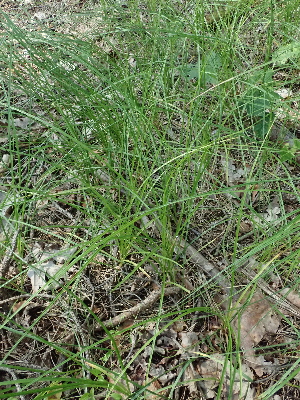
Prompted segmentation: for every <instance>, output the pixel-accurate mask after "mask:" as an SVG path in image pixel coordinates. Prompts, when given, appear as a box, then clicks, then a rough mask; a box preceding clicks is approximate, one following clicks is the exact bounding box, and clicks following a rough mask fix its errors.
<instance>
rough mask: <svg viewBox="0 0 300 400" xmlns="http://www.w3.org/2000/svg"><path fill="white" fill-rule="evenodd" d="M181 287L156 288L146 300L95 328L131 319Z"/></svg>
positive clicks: (109, 326)
mask: <svg viewBox="0 0 300 400" xmlns="http://www.w3.org/2000/svg"><path fill="white" fill-rule="evenodd" d="M180 290H181V289H180V288H179V287H177V286H171V287H167V288H166V289H165V290H164V291H162V290H155V291H153V292H151V293H150V295H149V296H148V297H146V298H145V299H144V300H142V301H141V302H140V303H138V304H137V305H136V306H134V307H131V308H129V309H128V310H126V311H123V312H122V313H121V314H119V315H117V316H116V317H114V318H111V319H109V320H107V321H103V322H102V323H101V325H100V326H97V327H96V328H95V331H96V332H97V331H98V332H99V331H102V330H103V328H108V329H109V328H114V327H116V326H118V325H120V324H121V323H122V322H123V321H125V320H127V319H130V318H132V317H134V316H136V315H138V314H140V313H141V312H143V311H145V310H147V309H148V308H150V307H151V306H152V305H153V304H154V303H155V302H156V301H157V300H158V299H159V297H160V296H161V295H162V294H164V295H165V296H171V295H173V294H176V293H178V292H179V291H180Z"/></svg>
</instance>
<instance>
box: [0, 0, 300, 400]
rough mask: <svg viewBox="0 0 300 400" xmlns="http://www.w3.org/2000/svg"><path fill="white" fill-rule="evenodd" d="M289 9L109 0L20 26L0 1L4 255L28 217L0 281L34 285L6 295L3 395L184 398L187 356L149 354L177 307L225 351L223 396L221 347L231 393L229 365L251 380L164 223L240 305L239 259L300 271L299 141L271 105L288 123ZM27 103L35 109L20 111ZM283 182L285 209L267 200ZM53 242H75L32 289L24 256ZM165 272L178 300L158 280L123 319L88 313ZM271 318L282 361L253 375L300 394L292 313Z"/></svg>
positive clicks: (269, 275)
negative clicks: (114, 323)
mask: <svg viewBox="0 0 300 400" xmlns="http://www.w3.org/2000/svg"><path fill="white" fill-rule="evenodd" d="M29 11H30V9H29ZM297 13H299V10H298V5H297V2H296V1H294V2H293V1H291V0H290V1H280V2H279V1H275V0H274V1H272V0H270V1H266V0H264V1H262V0H259V1H258V0H253V1H251V0H250V1H249V0H247V1H246V0H236V1H227V2H221V1H220V2H214V3H213V4H212V2H209V1H203V2H196V3H195V4H194V3H193V2H183V3H180V2H178V3H173V2H172V3H171V2H163V1H162V2H159V1H156V2H151V1H150V2H148V3H147V5H145V6H143V5H142V4H139V3H138V2H137V1H131V2H128V4H127V5H126V7H123V6H122V4H119V3H110V2H106V1H102V2H101V4H100V5H97V6H94V8H93V9H91V10H90V11H86V12H82V13H81V14H77V15H74V16H73V18H74V21H75V22H74V23H75V24H79V23H80V21H83V24H85V25H86V28H87V29H88V30H87V31H86V32H85V33H81V34H79V33H78V34H76V35H75V34H70V33H60V32H52V31H50V30H43V28H41V29H40V30H32V31H30V30H26V29H24V28H23V27H20V26H18V24H16V23H13V22H12V21H11V19H10V18H9V17H8V16H7V14H2V32H3V33H2V35H1V40H0V46H1V52H2V54H3V58H2V61H1V86H2V97H1V109H0V112H1V118H0V119H1V121H3V123H2V128H3V135H4V140H3V141H2V144H1V150H2V153H3V154H8V155H9V162H8V163H6V164H5V165H4V167H3V169H2V172H1V186H2V190H3V191H5V192H7V193H8V194H7V201H8V203H9V210H8V208H7V209H5V210H6V214H4V213H2V219H3V221H5V220H6V221H8V222H9V224H11V226H13V229H12V228H9V225H8V224H5V223H4V222H3V224H4V228H3V232H4V233H3V232H2V237H3V240H2V246H1V250H2V252H3V256H4V254H5V251H8V250H9V248H10V246H11V244H10V238H11V234H12V230H13V231H15V230H16V229H19V235H18V238H17V243H16V249H15V251H14V253H13V255H12V257H11V266H12V269H13V271H10V273H9V274H8V275H7V276H6V277H4V278H5V279H3V280H2V284H1V287H2V291H3V299H5V298H10V297H13V296H15V295H25V296H24V297H23V298H22V297H20V299H18V300H17V302H16V304H14V302H13V301H12V302H10V303H8V304H6V303H4V305H3V306H2V307H3V308H2V311H1V329H2V332H3V337H7V338H9V343H10V344H8V345H7V346H6V347H4V349H3V351H2V365H3V367H1V368H0V370H1V371H2V372H3V376H4V378H3V380H4V381H5V383H3V392H2V394H0V398H3V399H4V398H15V397H18V396H19V398H26V399H50V398H72V399H73V398H80V399H82V400H84V399H97V398H107V399H108V398H114V399H121V398H128V399H129V398H130V399H146V398H148V399H149V398H151V397H150V394H151V393H152V396H153V397H152V398H155V399H156V398H175V396H177V397H176V398H179V396H181V397H180V398H192V397H191V396H192V393H191V392H189V391H188V389H187V387H191V386H189V385H188V383H189V382H188V381H189V380H190V379H191V378H189V376H190V375H188V371H189V368H190V367H191V365H193V364H192V361H193V362H194V364H195V359H196V358H197V357H196V356H190V357H188V358H184V357H182V358H179V366H178V365H177V364H172V363H170V364H168V368H169V369H170V371H171V372H172V371H175V372H174V373H175V377H174V378H173V379H171V380H170V381H168V382H167V383H166V384H164V385H163V384H160V383H159V381H158V380H157V379H156V378H155V375H153V371H152V370H151V369H153V368H152V367H153V365H156V366H157V364H158V360H159V356H158V354H157V351H158V350H157V348H159V345H158V344H157V343H158V342H159V340H161V337H162V336H163V335H164V334H165V332H166V331H168V329H170V327H171V328H172V329H173V327H174V326H175V325H174V324H175V322H176V323H177V324H180V323H181V324H184V326H185V328H184V329H183V332H185V331H186V330H187V331H189V330H190V331H191V332H193V330H195V331H196V332H197V334H198V350H197V352H196V353H197V354H198V359H199V357H200V359H203V360H209V359H214V357H215V355H216V354H217V353H220V354H222V355H223V356H224V357H225V358H224V360H225V361H224V368H223V374H221V377H220V384H219V385H216V387H217V389H216V394H215V397H214V398H216V399H221V398H223V397H222V396H223V395H224V392H223V393H222V391H223V389H222V388H224V386H222V382H223V383H224V384H225V383H226V379H227V378H226V373H225V372H226V367H228V365H230V368H231V380H230V384H229V387H230V389H229V392H230V393H231V394H230V395H233V392H234V390H236V388H235V389H234V385H235V378H234V377H236V376H239V380H240V382H241V385H240V386H241V388H242V387H243V385H245V383H243V376H245V372H243V369H242V366H243V363H244V361H243V357H242V356H243V353H242V348H241V343H240V342H239V338H238V336H236V333H235V331H234V329H233V327H232V326H233V322H232V318H233V317H232V313H231V312H230V310H228V309H227V310H224V309H222V308H220V307H219V306H218V305H217V304H216V303H215V298H214V295H215V294H216V293H217V292H218V291H219V289H218V285H217V284H216V282H215V281H214V279H212V278H210V277H206V278H205V277H204V276H202V275H201V271H200V269H199V266H197V265H195V264H194V263H192V262H191V261H189V260H188V258H186V257H185V256H184V253H180V252H179V253H178V249H176V247H177V246H176V240H175V239H174V238H176V237H179V238H184V239H186V241H187V242H189V243H191V244H192V245H193V246H194V247H195V248H197V250H198V251H199V252H200V253H201V254H203V255H204V256H205V257H206V258H207V259H208V260H209V261H211V262H212V263H214V264H217V265H219V266H225V267H226V268H225V269H224V271H223V274H224V275H226V276H227V279H229V280H230V282H231V283H232V287H233V288H235V289H236V290H237V291H238V293H239V296H240V297H241V298H244V299H246V300H245V304H246V305H247V298H248V301H249V300H250V298H251V295H252V294H253V292H255V290H256V282H247V283H245V282H243V281H241V279H242V278H241V274H240V273H239V267H240V266H241V265H242V264H243V263H245V262H246V261H247V260H248V259H249V257H251V256H252V257H255V258H256V260H257V262H258V263H259V265H261V266H263V265H267V268H266V269H265V270H263V272H262V274H263V276H264V278H265V279H266V281H270V282H274V281H276V279H277V281H279V282H280V283H279V286H281V287H286V286H288V287H290V286H292V287H293V288H294V289H296V290H298V288H299V278H298V270H299V265H298V264H299V263H298V259H299V245H298V243H299V215H298V212H299V177H298V176H299V165H298V164H297V162H296V161H297V160H296V156H297V151H298V150H299V146H298V144H297V141H295V142H294V148H293V149H291V148H290V147H287V146H284V145H283V144H282V143H280V141H277V142H274V141H271V140H269V138H270V133H271V130H272V127H273V126H274V124H278V125H280V126H284V127H287V128H288V129H289V132H292V131H293V130H294V129H297V127H298V126H299V125H298V118H299V112H298V109H297V101H298V97H299V94H298V89H297V76H298V75H297V74H298V70H299V53H300V50H298V47H297V46H296V47H295V50H294V53H293V54H292V55H290V56H289V57H288V58H287V60H286V61H285V62H284V63H283V64H282V61H278V60H277V59H276V50H278V49H281V48H283V49H284V47H282V46H285V45H287V44H289V43H290V42H291V41H292V42H293V41H297V40H299V30H298V28H297V26H295V24H294V23H293V21H294V20H295V19H294V18H295V15H296V14H297ZM20 15H22V14H20ZM75 18H76V19H75ZM74 29H75V28H74ZM283 51H284V50H283ZM277 54H278V53H277ZM283 87H284V88H289V89H290V90H292V92H293V94H292V95H291V96H288V97H287V98H286V99H281V97H280V96H279V95H278V94H277V93H276V92H275V90H277V89H282V88H283ZM279 108H280V116H278V110H279ZM282 115H283V116H282ZM20 118H28V123H27V124H26V123H24V124H23V125H22V127H20V124H22V121H21V120H20ZM23 122H24V120H23ZM5 138H7V140H5ZM297 146H298V147H297ZM233 164H234V168H235V169H234V168H233V167H232V165H233ZM238 168H239V169H240V170H239V172H238ZM237 173H239V174H240V175H239V176H238V177H237V175H236V176H235V178H234V177H233V176H234V174H237ZM297 174H298V175H297ZM103 178H105V179H103ZM275 197H276V199H277V200H276V204H277V205H278V207H279V209H280V215H279V217H278V218H275V217H274V214H273V217H274V218H271V217H270V213H269V214H268V213H267V207H268V206H269V204H270V203H271V201H273V200H274V198H275ZM3 209H4V207H3ZM7 210H8V211H7ZM151 220H156V221H160V222H161V224H162V227H163V228H162V229H161V231H160V233H158V232H157V231H156V230H155V228H154V227H153V226H152V225H151ZM141 221H143V223H142V222H141ZM247 224H248V228H249V229H248V228H247ZM245 227H246V228H245ZM170 232H171V233H172V234H170ZM63 245H64V246H65V247H66V248H68V249H70V248H73V249H75V252H74V253H73V254H72V255H70V257H65V258H67V260H66V261H63V262H62V265H63V266H62V268H61V269H60V271H59V272H58V274H57V275H55V276H54V277H51V276H50V277H48V284H49V282H50V283H51V282H52V283H53V282H54V283H56V286H55V285H53V286H50V287H48V292H47V293H48V297H47V296H46V295H45V291H43V287H38V289H37V292H36V293H33V294H32V295H31V296H30V297H26V295H27V294H28V293H32V285H31V282H30V281H29V279H28V277H27V272H28V269H30V268H33V269H34V270H35V271H36V270H39V269H42V268H43V262H44V260H42V261H39V260H38V256H36V257H34V256H33V249H37V248H39V249H40V251H41V252H42V253H43V254H44V256H45V253H46V252H48V253H47V254H48V259H49V260H50V259H51V258H52V256H53V254H54V253H53V249H56V251H61V252H62V253H63V251H62V246H63ZM7 249H8V250H7ZM41 249H42V250H41ZM176 250H177V252H176ZM51 251H52V252H51ZM7 254H8V252H6V255H7ZM55 254H56V253H55ZM55 256H56V257H59V255H55ZM270 260H274V261H273V262H272V263H270ZM56 262H57V263H60V261H57V260H56ZM262 268H263V267H262ZM256 272H257V273H258V276H259V274H260V272H259V271H256ZM179 273H181V274H182V275H183V276H184V277H186V278H187V279H188V280H189V281H190V282H193V286H194V289H191V288H190V287H187V286H186V282H185V281H184V280H180V279H179V278H178V276H179ZM64 276H65V277H66V279H65V280H63V281H60V280H61V279H62V278H64ZM290 282H292V284H291V283H290ZM172 285H176V286H177V287H180V288H182V291H181V293H180V295H177V296H179V297H175V298H173V301H172V297H171V298H169V297H163V295H162V296H161V297H160V300H159V301H158V302H157V303H155V305H154V306H153V307H152V308H151V309H150V310H147V311H144V312H143V313H142V314H141V315H139V316H137V318H136V320H133V321H129V322H128V325H129V326H126V325H121V326H120V327H119V328H116V329H107V328H105V329H104V332H100V331H96V332H95V331H94V329H95V326H99V325H101V323H102V322H101V321H102V320H103V321H104V320H107V319H108V318H110V317H113V316H114V315H117V314H118V313H120V312H121V311H123V310H126V309H128V308H130V307H132V305H134V304H136V303H137V302H141V301H142V300H143V299H144V298H145V297H146V296H147V294H149V292H151V290H153V289H157V288H159V287H160V288H161V290H162V293H163V292H164V290H165V289H166V288H167V287H169V286H172ZM50 293H51V295H50ZM200 299H201V301H200ZM21 301H22V302H21ZM23 301H24V302H23ZM241 310H242V308H241ZM241 310H240V313H242V311H241ZM150 324H151V328H150V327H149V326H150ZM281 329H282V330H285V331H286V336H285V339H283V340H281V341H279V339H278V340H277V341H276V340H275V343H272V341H271V340H270V341H269V342H268V341H267V339H266V340H265V341H262V342H260V345H259V346H260V347H259V351H260V352H261V353H263V354H265V356H267V355H268V354H269V359H270V358H272V357H273V358H276V359H278V360H280V361H281V363H283V362H289V363H290V364H291V366H290V370H287V372H286V373H284V374H281V375H276V376H277V380H276V381H275V382H271V380H270V381H267V382H266V383H265V385H263V386H260V387H258V386H257V391H258V394H259V398H260V399H268V398H271V397H270V396H271V395H273V394H275V393H279V394H282V395H283V394H284V393H285V394H287V396H289V395H290V396H292V395H294V396H296V395H297V393H298V392H297V390H298V389H297V387H296V386H297V385H298V384H297V383H295V382H297V381H293V380H292V379H293V376H294V375H295V374H296V373H297V371H298V370H299V367H298V362H297V361H295V362H294V357H295V354H296V348H297V345H298V344H299V333H298V330H297V327H296V325H295V324H294V322H293V319H292V318H290V317H285V318H284V321H283V322H282V325H281ZM149 332H150V333H149ZM179 332H182V330H181V331H180V330H179ZM201 332H202V333H201ZM287 336H290V338H291V339H289V340H288V339H287ZM134 340H137V342H138V345H137V347H135V346H134ZM131 346H132V349H133V354H132V356H131V357H129V358H128V359H126V356H128V354H129V351H130V348H131ZM164 350H165V349H164ZM176 351H177V350H176ZM145 352H146V353H147V354H148V356H147V357H146V356H145V355H144V354H145ZM168 357H169V358H172V357H171V355H168ZM280 357H281V358H280ZM161 358H162V356H161ZM143 360H144V361H143ZM142 361H143V362H144V364H143V368H144V372H143V374H144V375H143V379H142V380H140V381H139V379H137V378H136V379H134V378H133V376H134V374H137V372H136V371H137V365H138V363H141V362H142ZM282 361H283V362H282ZM222 362H223V361H222ZM222 362H221V364H222ZM22 369H23V370H22ZM14 371H15V372H14ZM15 374H17V375H15ZM161 374H162V375H164V373H163V372H161ZM195 376H198V377H196V378H195V377H192V380H193V379H195V381H201V380H203V378H201V377H199V374H198V375H195ZM17 378H18V379H17ZM256 378H257V377H256ZM139 382H142V383H139ZM226 384H227V383H226ZM18 385H19V386H18ZM190 390H191V389H190ZM241 390H242V389H241ZM202 391H203V389H202ZM55 393H56V394H55ZM153 393H155V395H154V394H153ZM199 393H201V390H200V389H199V392H198V394H197V395H198V396H200V395H201V394H199ZM240 393H241V392H240ZM291 393H292V394H291ZM55 395H56V397H54V396H55ZM202 395H203V394H202ZM51 396H52V397H51ZM154 396H155V397H154ZM188 396H190V397H188ZM203 396H204V395H203Z"/></svg>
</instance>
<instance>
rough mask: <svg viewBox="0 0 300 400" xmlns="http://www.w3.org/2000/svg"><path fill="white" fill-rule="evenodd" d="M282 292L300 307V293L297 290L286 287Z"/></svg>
mask: <svg viewBox="0 0 300 400" xmlns="http://www.w3.org/2000/svg"><path fill="white" fill-rule="evenodd" d="M280 294H281V295H282V296H284V297H285V298H286V299H287V300H289V301H290V302H291V303H293V304H294V305H295V306H296V307H299V308H300V293H299V292H296V291H295V290H293V289H290V288H284V289H282V290H281V292H280Z"/></svg>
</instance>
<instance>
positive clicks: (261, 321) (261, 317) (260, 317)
mask: <svg viewBox="0 0 300 400" xmlns="http://www.w3.org/2000/svg"><path fill="white" fill-rule="evenodd" d="M279 325H280V319H279V317H278V316H277V314H275V313H274V312H273V310H272V305H271V303H270V302H269V301H268V300H267V299H266V298H265V297H264V295H263V294H262V292H261V291H259V290H257V291H256V292H255V293H254V294H253V296H252V298H251V302H250V304H249V305H248V306H247V307H246V309H245V310H244V311H242V314H241V315H240V316H238V317H236V318H235V319H234V322H233V326H234V328H235V330H236V334H237V337H238V338H239V339H238V340H239V342H240V344H241V347H242V348H243V350H244V356H245V357H244V359H245V362H246V363H247V364H248V365H249V366H250V367H251V368H253V369H254V370H255V372H256V373H257V375H258V376H262V375H263V374H264V372H266V369H267V366H268V365H269V363H267V362H265V361H264V360H262V359H261V358H260V359H258V358H257V357H256V356H255V349H254V346H256V345H257V344H258V343H259V342H260V341H261V340H262V339H263V337H264V336H265V334H266V333H273V334H274V333H276V332H277V330H278V328H279Z"/></svg>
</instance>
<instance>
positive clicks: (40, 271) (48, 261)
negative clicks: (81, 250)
mask: <svg viewBox="0 0 300 400" xmlns="http://www.w3.org/2000/svg"><path fill="white" fill-rule="evenodd" d="M75 251H76V247H73V248H65V249H63V248H62V249H60V250H57V249H55V250H53V249H45V250H42V249H41V248H40V246H39V245H38V244H37V243H36V244H35V247H34V249H33V250H32V253H33V255H34V256H35V258H36V259H37V260H38V261H37V263H36V264H34V265H32V266H31V268H29V270H28V272H27V276H28V278H30V280H31V285H32V293H36V292H37V291H38V290H39V289H40V288H43V290H49V289H57V288H59V287H60V286H61V285H62V284H63V279H65V276H66V271H64V269H63V266H64V263H65V261H66V260H67V259H68V258H69V257H70V256H71V255H72V254H74V252H75ZM46 277H48V278H54V279H49V281H47V278H46Z"/></svg>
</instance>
